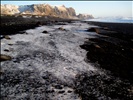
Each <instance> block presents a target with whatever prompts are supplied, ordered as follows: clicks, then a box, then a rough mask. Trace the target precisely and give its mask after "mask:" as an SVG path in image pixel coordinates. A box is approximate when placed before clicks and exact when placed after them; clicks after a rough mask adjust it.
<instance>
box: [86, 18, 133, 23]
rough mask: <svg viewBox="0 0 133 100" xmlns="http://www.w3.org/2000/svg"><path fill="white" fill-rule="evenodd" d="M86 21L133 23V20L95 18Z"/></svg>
mask: <svg viewBox="0 0 133 100" xmlns="http://www.w3.org/2000/svg"><path fill="white" fill-rule="evenodd" d="M85 21H96V22H111V23H133V18H132V17H130V18H94V19H87V20H85Z"/></svg>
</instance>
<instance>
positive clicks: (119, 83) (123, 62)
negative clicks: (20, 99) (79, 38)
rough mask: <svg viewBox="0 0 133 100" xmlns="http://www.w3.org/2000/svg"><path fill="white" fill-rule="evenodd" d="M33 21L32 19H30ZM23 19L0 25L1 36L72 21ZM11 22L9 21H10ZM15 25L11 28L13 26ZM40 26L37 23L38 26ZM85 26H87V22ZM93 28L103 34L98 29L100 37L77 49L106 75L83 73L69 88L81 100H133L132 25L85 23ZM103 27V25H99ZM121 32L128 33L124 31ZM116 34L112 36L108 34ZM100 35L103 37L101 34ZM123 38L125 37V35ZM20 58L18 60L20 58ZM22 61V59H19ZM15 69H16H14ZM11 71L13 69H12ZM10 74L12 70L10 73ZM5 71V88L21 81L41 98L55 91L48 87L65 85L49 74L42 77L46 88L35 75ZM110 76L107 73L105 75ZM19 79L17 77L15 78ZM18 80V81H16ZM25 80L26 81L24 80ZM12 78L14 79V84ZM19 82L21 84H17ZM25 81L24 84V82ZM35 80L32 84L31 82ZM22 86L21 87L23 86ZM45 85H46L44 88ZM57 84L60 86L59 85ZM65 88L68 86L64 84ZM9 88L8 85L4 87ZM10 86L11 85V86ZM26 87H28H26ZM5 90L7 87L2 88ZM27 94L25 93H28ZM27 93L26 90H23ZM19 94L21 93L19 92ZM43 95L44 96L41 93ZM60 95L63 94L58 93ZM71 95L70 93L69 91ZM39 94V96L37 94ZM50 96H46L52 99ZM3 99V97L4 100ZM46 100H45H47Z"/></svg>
mask: <svg viewBox="0 0 133 100" xmlns="http://www.w3.org/2000/svg"><path fill="white" fill-rule="evenodd" d="M33 19H34V18H33ZM33 19H30V20H29V19H23V20H22V18H20V19H19V20H21V21H18V19H17V20H15V19H12V20H11V22H7V21H8V20H5V22H3V23H2V30H1V31H2V34H4V35H12V34H16V33H20V32H19V31H23V30H26V29H30V28H35V27H37V26H39V25H56V24H60V25H61V24H62V25H63V23H60V22H67V23H71V22H72V21H73V20H65V19H54V20H53V18H51V19H50V18H49V19H45V20H44V19H37V20H33ZM9 20H10V18H9ZM14 21H15V23H14V24H12V25H10V24H11V23H12V22H14ZM38 22H39V23H38ZM87 23H88V22H87ZM88 24H93V25H98V26H101V27H106V28H105V29H104V31H103V29H102V31H101V29H100V33H98V34H101V35H103V37H95V38H88V41H87V40H86V41H85V43H84V44H82V45H80V47H81V48H82V49H85V50H86V51H87V54H86V58H87V61H88V62H89V63H93V64H98V65H96V66H95V67H97V68H98V69H101V70H105V72H106V73H105V74H99V73H97V72H93V71H92V72H86V73H84V72H82V73H78V74H77V75H76V77H75V78H76V79H75V84H73V85H70V86H71V87H72V88H73V89H74V90H75V93H76V94H79V96H80V97H81V98H82V100H88V99H89V100H99V99H101V100H112V99H113V100H114V99H116V100H132V97H133V92H132V91H133V90H132V89H133V88H132V86H133V85H132V83H133V80H132V76H133V67H132V66H133V61H132V59H133V41H132V39H133V38H132V34H131V33H132V28H131V27H130V26H132V24H115V23H108V25H107V23H99V22H98V23H96V22H95V23H92V22H91V23H88ZM101 24H102V25H101ZM123 29H124V30H125V29H126V30H127V29H128V30H127V31H123ZM110 31H115V32H113V33H112V32H110ZM102 32H103V33H102ZM125 34H126V35H125ZM20 58H21V57H20ZM22 61H23V58H22ZM16 67H18V66H16ZM11 69H12V68H11ZM11 71H12V70H11ZM11 71H10V70H8V69H7V72H6V74H4V73H3V77H6V78H7V79H6V78H5V80H4V79H3V80H4V81H2V82H3V84H5V83H6V82H7V81H8V79H12V80H11V81H10V80H9V83H13V86H14V85H16V84H19V83H21V81H22V82H23V81H24V82H26V83H25V84H31V87H30V88H34V89H35V94H34V95H36V92H37V93H39V92H40V91H41V92H40V93H44V95H47V94H52V93H53V92H54V91H51V90H48V89H49V88H48V85H51V84H52V85H53V84H55V83H56V84H57V85H56V86H55V87H56V88H62V87H60V86H65V84H64V83H59V82H60V81H59V80H58V79H56V78H55V77H54V76H52V73H44V75H43V77H42V78H43V79H44V80H46V84H44V83H39V84H38V82H39V81H40V80H39V79H41V80H42V78H40V77H38V76H37V75H36V74H37V73H38V72H36V71H35V72H34V71H33V72H32V71H27V70H23V71H20V72H21V73H20V72H19V71H16V72H15V73H14V72H11ZM108 72H110V73H108ZM34 74H35V76H36V77H33V81H31V82H30V81H27V80H29V79H30V78H29V76H34ZM50 74H51V75H50ZM17 75H18V76H17ZM15 76H17V77H15ZM27 76H28V78H25V77H27ZM14 78H15V79H16V80H15V81H14ZM19 79H20V80H19ZM24 79H25V80H24ZM34 79H35V81H34ZM25 84H24V85H25ZM47 84H48V85H47ZM58 84H59V85H58ZM67 84H68V83H67ZM7 85H8V84H7ZM11 85H12V84H11ZM27 86H28V85H27ZM42 86H43V90H44V91H43V90H37V89H38V87H42ZM5 87H8V86H5ZM30 88H29V90H27V91H28V92H29V91H30ZM26 89H27V87H26ZM18 91H21V89H20V90H19V89H18ZM42 91H43V92H42ZM59 92H60V93H62V92H64V90H63V91H59ZM71 92H72V91H71ZM40 93H39V94H40ZM41 96H43V95H42V94H41V95H39V96H38V99H40V98H41ZM51 97H52V95H50V96H49V98H51ZM3 98H6V97H3ZM45 99H48V97H47V96H46V98H45Z"/></svg>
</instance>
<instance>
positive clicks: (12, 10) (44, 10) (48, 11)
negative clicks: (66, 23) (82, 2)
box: [1, 4, 93, 19]
mask: <svg viewBox="0 0 133 100" xmlns="http://www.w3.org/2000/svg"><path fill="white" fill-rule="evenodd" d="M1 15H39V16H43V15H50V16H55V17H61V18H80V19H85V18H92V17H93V16H92V15H88V16H84V15H82V14H80V15H78V16H76V12H75V10H74V9H73V8H72V7H69V8H67V7H65V6H64V5H61V6H52V5H49V4H32V5H22V6H16V5H9V4H5V5H1Z"/></svg>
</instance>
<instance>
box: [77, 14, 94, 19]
mask: <svg viewBox="0 0 133 100" xmlns="http://www.w3.org/2000/svg"><path fill="white" fill-rule="evenodd" d="M77 17H78V18H79V19H92V18H94V17H93V16H92V15H88V14H79V15H77Z"/></svg>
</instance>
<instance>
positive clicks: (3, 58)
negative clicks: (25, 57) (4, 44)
mask: <svg viewBox="0 0 133 100" xmlns="http://www.w3.org/2000/svg"><path fill="white" fill-rule="evenodd" d="M11 59H12V58H11V57H10V56H8V55H4V54H0V61H6V60H11Z"/></svg>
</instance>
